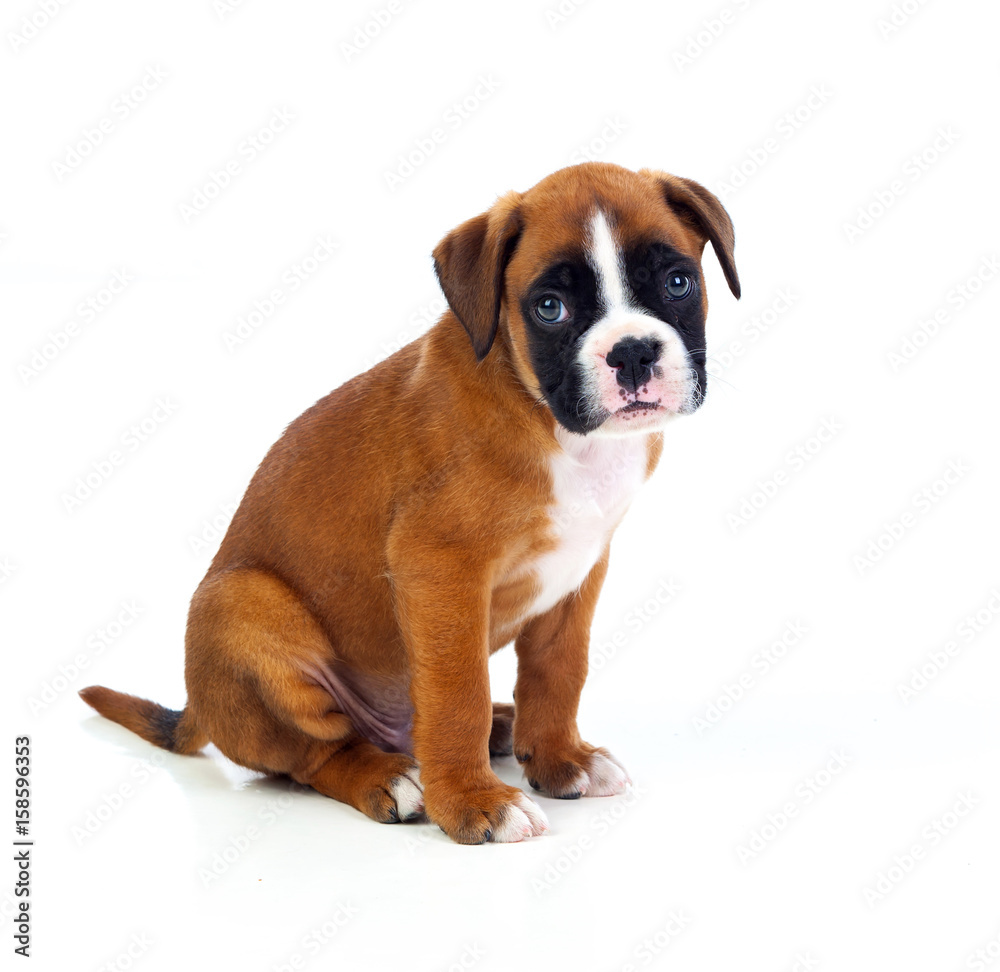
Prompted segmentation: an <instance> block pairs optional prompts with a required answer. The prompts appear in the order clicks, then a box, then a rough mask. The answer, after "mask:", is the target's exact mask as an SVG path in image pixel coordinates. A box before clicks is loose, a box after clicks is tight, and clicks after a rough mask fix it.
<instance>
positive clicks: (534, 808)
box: [490, 793, 549, 844]
mask: <svg viewBox="0 0 1000 972" xmlns="http://www.w3.org/2000/svg"><path fill="white" fill-rule="evenodd" d="M548 829H549V821H548V820H547V819H546V816H545V814H544V813H542V810H541V807H539V806H538V804H536V803H534V802H532V801H531V800H529V799H528V798H527V797H526V796H525V795H524V794H523V793H522V794H521V795H520V796H519V797H517V798H516V800H515V802H514V803H511V804H508V805H507V812H506V814H505V815H504V820H503V823H502V824H501V825H500V826H499V827H497V828H496V829H495V830H494V831H493V835H492V837H491V838H490V840H492V841H494V842H496V843H498V844H513V843H516V842H517V841H519V840H524V839H525V838H526V837H538V836H539V835H541V834H544V833H545V831H546V830H548Z"/></svg>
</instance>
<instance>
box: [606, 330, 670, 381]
mask: <svg viewBox="0 0 1000 972" xmlns="http://www.w3.org/2000/svg"><path fill="white" fill-rule="evenodd" d="M659 357H660V342H659V341H656V340H654V339H653V338H642V339H640V338H637V337H631V336H629V337H624V338H622V339H621V340H620V341H619V342H618V343H617V344H616V345H615V346H614V347H613V348H612V349H611V350H610V351H609V352H608V356H607V358H605V360H606V361H607V363H608V366H609V367H611V368H615V369H617V371H618V375H617V377H618V384H619V385H621V386H622V388H624V389H625V390H626V391H630V392H632V393H633V394H635V393H636V392H637V391H638V389H639V388H641V387H642V386H643V385H645V384H646V382H647V381H649V377H650V375H651V374H652V373H653V372H652V366H653V365H654V364H656V362H657V360H658V359H659Z"/></svg>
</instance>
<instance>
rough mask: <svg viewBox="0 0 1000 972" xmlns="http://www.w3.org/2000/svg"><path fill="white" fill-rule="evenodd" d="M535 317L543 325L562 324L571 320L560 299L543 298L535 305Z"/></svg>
mask: <svg viewBox="0 0 1000 972" xmlns="http://www.w3.org/2000/svg"><path fill="white" fill-rule="evenodd" d="M535 315H536V316H537V317H538V319H539V320H540V321H541V322H542V323H543V324H562V322H563V321H568V320H569V311H568V310H566V305H565V304H564V303H563V302H562V301H561V300H560V299H559V298H558V297H543V298H542V299H541V300H540V301H539V302H538V303H537V304H535Z"/></svg>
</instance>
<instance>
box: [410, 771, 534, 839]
mask: <svg viewBox="0 0 1000 972" xmlns="http://www.w3.org/2000/svg"><path fill="white" fill-rule="evenodd" d="M424 796H425V799H426V805H427V816H428V817H430V819H431V820H433V821H434V823H436V824H437V825H438V826H439V827H440V828H441V829H442V830H443V831H444V832H445V833H446V834H447V835H448V836H449V837H450V838H451V839H452V840H454V841H456V842H457V843H459V844H484V843H486V842H487V841H493V842H495V843H504V844H507V843H514V842H516V841H519V840H524V839H525V838H526V837H537V836H539V834H543V833H545V831H546V830H548V829H549V822H548V820H546V818H545V814H544V813H542V811H541V809H540V808H539V807H538V806H537V805H536V804H535V803H534V802H533V801H531V800H529V799H528V797H527V796H525V794H524V793H522V792H521V791H520V790H519V789H518V788H517V787H515V786H506V785H504V784H503V783H501V782H500V781H499V780H498V781H497V783H496V785H495V786H485V787H482V788H480V789H475V790H462V789H448V788H442V787H427V788H425V791H424Z"/></svg>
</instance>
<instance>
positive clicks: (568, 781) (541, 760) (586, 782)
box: [514, 743, 632, 800]
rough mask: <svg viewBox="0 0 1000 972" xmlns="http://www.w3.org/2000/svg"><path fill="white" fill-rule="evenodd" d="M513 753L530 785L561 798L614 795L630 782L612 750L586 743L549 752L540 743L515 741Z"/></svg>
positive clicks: (623, 790)
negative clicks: (529, 743) (521, 745)
mask: <svg viewBox="0 0 1000 972" xmlns="http://www.w3.org/2000/svg"><path fill="white" fill-rule="evenodd" d="M514 754H515V755H516V756H517V760H518V762H519V763H521V764H522V765H523V766H524V775H525V776H526V777H527V779H528V782H529V783H530V784H531V786H533V787H534V788H535V789H536V790H538V791H539V792H541V793H544V794H545V795H546V796H551V797H557V798H559V799H560V800H576V799H577V798H578V797H582V796H589V797H599V796H614V795H615V794H617V793H624V792H625V787H626V786H628V784H629V783H631V782H632V781H631V780H630V779H629V776H628V773H627V772H626V770H625V767H624V766H622V764H621V763H619V762H618V760H617V759H615V758H614V756H612V755H611V753H609V752H608V751H607V750H606V749H599V748H598V747H596V746H590V745H588V744H587V743H582V744H581V745H580V746H577V747H574V748H571V749H566V750H559V751H552V752H549V751H547V750H545V749H544V748H541V747H534V748H532V747H527V746H525V747H519V746H517V744H516V743H515V746H514Z"/></svg>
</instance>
